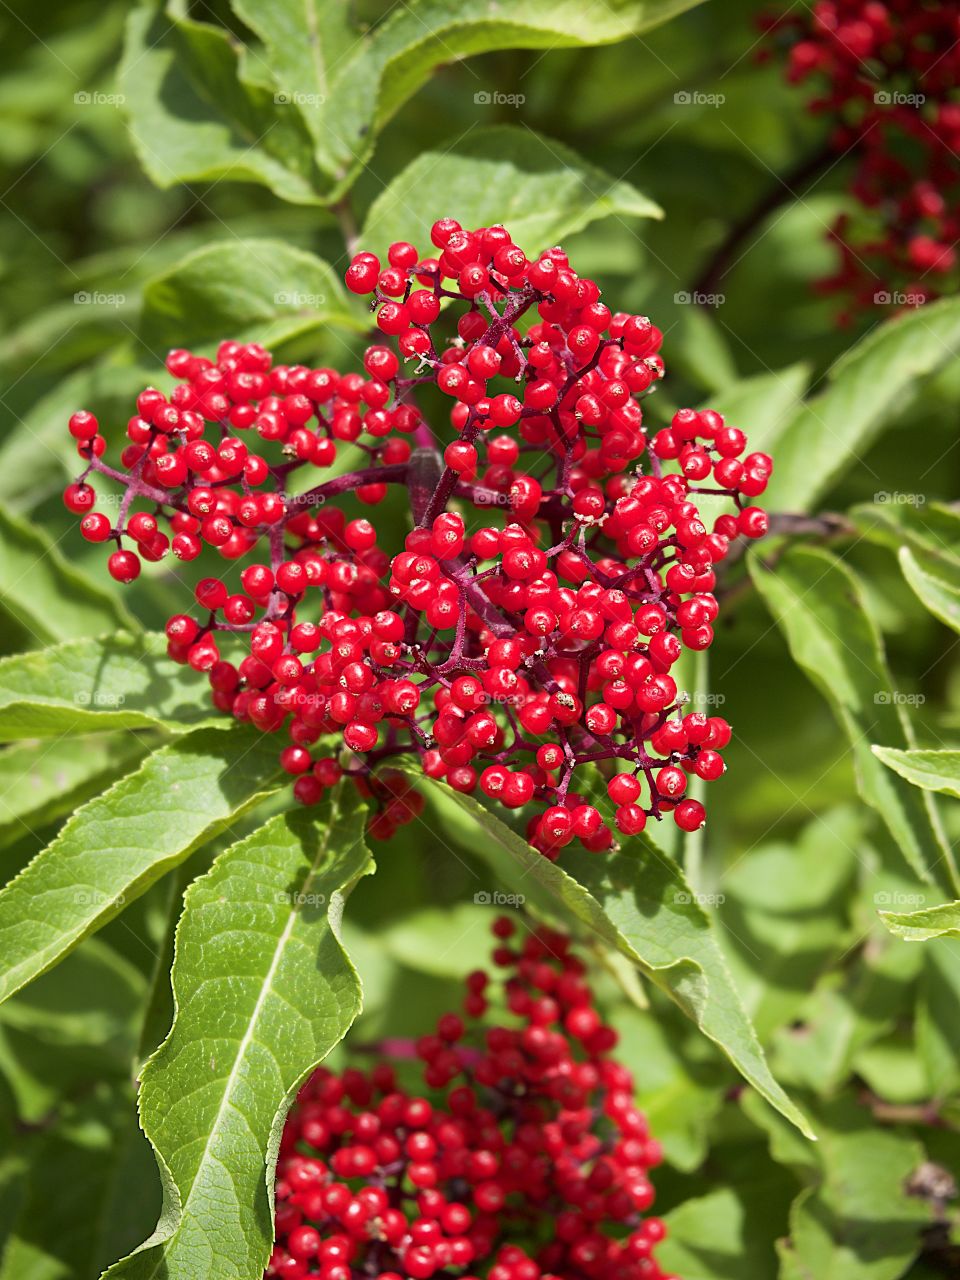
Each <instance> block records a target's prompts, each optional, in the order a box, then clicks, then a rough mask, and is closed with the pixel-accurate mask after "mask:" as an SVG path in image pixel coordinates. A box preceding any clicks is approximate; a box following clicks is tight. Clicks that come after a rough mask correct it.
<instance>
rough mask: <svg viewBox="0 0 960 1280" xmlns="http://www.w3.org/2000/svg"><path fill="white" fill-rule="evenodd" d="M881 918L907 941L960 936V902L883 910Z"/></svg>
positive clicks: (889, 927) (893, 931) (892, 931)
mask: <svg viewBox="0 0 960 1280" xmlns="http://www.w3.org/2000/svg"><path fill="white" fill-rule="evenodd" d="M880 919H881V920H882V921H883V923H884V924H885V925H886V926H887V928H888V929H889V930H890V932H891V933H895V934H896V935H897V936H898V937H900V938H903V939H904V940H905V941H906V942H926V941H927V939H928V938H960V902H944V903H941V904H940V906H939V907H928V908H926V909H925V910H923V911H907V912H901V911H881V912H880Z"/></svg>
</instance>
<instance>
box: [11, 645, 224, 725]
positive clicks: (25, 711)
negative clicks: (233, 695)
mask: <svg viewBox="0 0 960 1280" xmlns="http://www.w3.org/2000/svg"><path fill="white" fill-rule="evenodd" d="M166 644H167V642H166V637H165V636H163V635H160V634H149V635H143V636H129V635H125V634H124V633H123V632H118V633H117V634H116V635H113V636H108V637H106V638H105V639H102V640H96V641H94V640H68V641H65V642H64V643H63V644H58V645H54V646H52V647H51V648H49V649H41V650H39V651H37V652H36V653H22V654H16V655H15V656H14V657H12V658H3V659H2V660H0V736H2V737H4V738H7V739H10V738H52V737H57V738H59V737H62V736H64V735H69V736H71V737H73V736H77V735H79V734H84V733H96V732H97V731H99V730H102V729H157V728H159V729H165V730H167V731H168V732H169V733H187V732H188V731H189V730H191V729H195V728H196V727H197V726H198V725H201V724H205V723H207V724H209V723H214V724H225V723H227V722H226V721H225V720H224V718H223V717H222V716H220V715H217V714H216V712H215V711H214V710H213V708H212V707H211V706H210V702H209V698H210V686H209V682H208V681H207V680H206V679H205V677H204V676H203V675H201V674H200V673H198V672H195V671H192V670H191V669H190V668H189V667H184V666H181V665H179V664H178V663H176V662H173V661H172V660H171V659H170V658H168V657H167V656H166Z"/></svg>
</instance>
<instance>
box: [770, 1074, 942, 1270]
mask: <svg viewBox="0 0 960 1280" xmlns="http://www.w3.org/2000/svg"><path fill="white" fill-rule="evenodd" d="M817 1133H818V1135H819V1137H820V1144H819V1145H818V1147H817V1154H818V1155H819V1157H820V1161H821V1165H822V1182H821V1185H820V1186H819V1187H816V1188H809V1189H808V1190H806V1191H803V1192H801V1194H800V1196H799V1197H798V1199H797V1201H796V1203H795V1204H794V1206H793V1209H792V1210H791V1213H790V1239H789V1241H787V1242H786V1243H785V1244H784V1245H783V1246H782V1248H781V1257H782V1260H783V1270H782V1272H781V1275H782V1276H783V1277H784V1280H898V1277H899V1276H901V1275H902V1274H903V1272H904V1269H905V1268H906V1267H907V1265H908V1263H909V1262H910V1260H911V1259H912V1258H913V1257H914V1256H915V1255H916V1254H917V1253H918V1252H919V1250H920V1245H921V1236H920V1232H921V1230H922V1228H923V1227H924V1226H925V1225H926V1224H927V1223H928V1222H929V1221H930V1216H931V1215H930V1207H929V1206H928V1205H926V1204H924V1202H923V1201H922V1200H919V1199H917V1198H915V1197H912V1196H909V1195H908V1194H907V1192H906V1187H905V1184H906V1182H907V1180H908V1178H909V1177H910V1175H911V1174H912V1173H913V1172H914V1171H915V1170H916V1169H917V1168H918V1166H919V1165H920V1164H921V1162H922V1161H923V1158H924V1154H923V1148H922V1147H921V1145H920V1144H919V1143H918V1142H916V1141H914V1140H913V1139H912V1138H911V1137H910V1136H909V1135H908V1134H906V1133H903V1132H899V1133H897V1132H891V1131H890V1130H882V1129H879V1128H878V1127H877V1126H876V1125H875V1124H874V1121H873V1116H872V1114H871V1113H870V1112H869V1110H867V1109H865V1108H863V1107H859V1106H857V1105H856V1104H855V1103H853V1102H852V1101H850V1100H849V1099H840V1100H838V1101H837V1102H835V1103H831V1104H828V1105H827V1106H826V1107H825V1108H824V1111H823V1116H822V1123H819V1124H818V1125H817Z"/></svg>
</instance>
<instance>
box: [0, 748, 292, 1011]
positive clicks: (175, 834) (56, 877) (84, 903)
mask: <svg viewBox="0 0 960 1280" xmlns="http://www.w3.org/2000/svg"><path fill="white" fill-rule="evenodd" d="M276 749H277V748H276V743H275V742H274V741H273V740H272V739H271V738H270V736H269V735H265V734H259V733H256V732H254V731H252V730H249V729H240V728H234V729H232V730H231V731H230V732H225V731H220V730H215V729H201V730H198V731H197V732H196V733H192V734H189V735H188V736H187V737H185V738H183V739H182V740H181V741H179V742H176V743H174V744H173V745H171V746H168V747H163V748H161V749H160V750H159V751H156V752H154V754H153V755H152V756H150V757H148V759H147V760H146V761H144V763H143V765H142V766H141V767H140V768H139V769H138V770H137V772H136V773H133V774H131V775H130V776H129V777H127V778H123V779H121V780H120V782H118V783H116V784H115V785H114V786H113V787H111V788H110V790H109V791H105V792H104V793H103V795H101V796H98V797H97V798H96V799H95V800H91V801H90V802H89V804H86V805H84V806H83V808H82V809H78V810H77V812H76V813H75V814H74V816H73V817H72V818H71V819H70V820H69V821H68V822H67V823H66V825H65V826H64V827H63V829H62V831H61V832H60V834H59V835H58V836H57V838H56V839H55V840H54V841H53V843H52V844H50V845H48V846H47V848H46V849H44V850H43V851H42V852H41V853H39V854H38V855H37V856H36V857H35V858H34V860H33V861H32V862H31V863H30V864H29V865H28V866H27V867H25V868H24V870H23V871H21V873H20V874H19V875H18V876H17V877H16V879H14V880H12V881H11V882H10V884H8V885H7V886H6V888H5V889H4V890H3V891H2V892H0V939H2V942H3V953H4V958H5V966H4V970H5V971H4V973H3V975H2V976H0V1000H5V999H6V998H7V997H8V996H10V995H12V994H13V993H14V992H15V991H18V990H19V989H20V988H21V987H23V986H25V985H26V984H27V983H28V982H32V981H33V979H34V978H36V977H38V976H39V975H40V974H41V973H44V972H45V971H46V970H47V969H49V968H51V967H52V966H53V965H55V964H56V963H57V962H58V961H59V960H61V959H62V958H63V957H64V956H65V955H67V954H68V953H69V952H70V951H72V950H73V948H74V947H75V946H76V945H77V944H78V943H79V942H81V941H82V940H83V939H84V938H85V937H86V936H87V935H88V934H90V933H93V932H94V930H96V929H99V928H101V927H102V926H103V925H104V924H106V923H107V921H108V920H112V919H113V917H114V916H116V915H118V914H119V913H120V912H121V911H122V910H123V908H124V906H125V905H126V903H127V902H129V901H131V900H132V899H133V898H136V897H138V896H139V895H140V894H141V893H143V892H144V890H146V889H148V888H149V887H150V885H151V884H153V883H154V881H156V880H158V879H159V878H160V876H162V875H163V873H164V872H165V871H168V870H169V869H170V868H171V867H175V866H177V865H178V864H179V863H181V862H182V861H183V860H184V859H185V858H186V857H187V856H188V855H189V854H190V853H191V852H192V851H193V850H194V849H195V848H196V847H197V846H198V845H199V844H201V843H202V842H203V841H204V840H205V839H208V838H209V837H210V836H212V835H214V834H216V833H217V832H218V831H222V830H223V829H224V828H227V827H229V825H230V822H231V821H232V820H233V819H234V818H236V817H237V816H238V815H239V814H241V813H243V812H244V810H246V809H249V808H250V807H251V806H252V805H253V804H255V803H256V802H257V801H258V800H259V799H261V798H262V797H263V796H264V795H267V794H269V792H270V791H272V790H275V789H276V786H275V782H274V779H275V778H276V776H277V772H278V766H277V761H276Z"/></svg>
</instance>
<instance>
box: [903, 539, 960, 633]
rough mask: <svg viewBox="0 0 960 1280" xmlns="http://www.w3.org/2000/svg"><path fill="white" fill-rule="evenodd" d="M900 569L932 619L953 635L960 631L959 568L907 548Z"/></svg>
mask: <svg viewBox="0 0 960 1280" xmlns="http://www.w3.org/2000/svg"><path fill="white" fill-rule="evenodd" d="M900 568H901V569H902V570H903V576H904V577H905V578H906V580H907V582H908V584H909V586H910V587H911V589H912V590H913V592H914V594H915V595H916V596H917V598H918V599H919V600H920V602H921V603H922V604H923V605H925V606H926V608H928V609H929V610H930V612H931V613H932V614H933V616H934V617H935V618H939V619H940V621H941V622H944V623H946V625H947V626H948V627H950V628H951V629H952V630H953V631H960V565H954V564H952V563H951V562H950V561H948V560H942V559H939V558H935V557H933V556H929V555H925V554H924V553H923V552H919V553H914V552H913V551H911V550H910V548H909V547H904V548H903V549H902V550H901V552H900Z"/></svg>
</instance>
